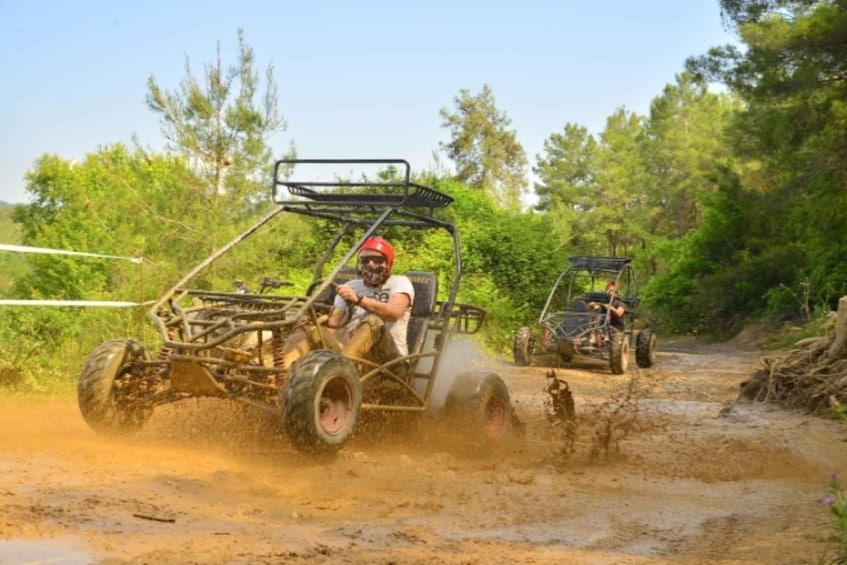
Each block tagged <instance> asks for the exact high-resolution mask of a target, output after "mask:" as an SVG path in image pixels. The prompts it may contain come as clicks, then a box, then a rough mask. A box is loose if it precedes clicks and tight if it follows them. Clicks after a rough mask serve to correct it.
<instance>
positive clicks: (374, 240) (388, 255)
mask: <svg viewBox="0 0 847 565" xmlns="http://www.w3.org/2000/svg"><path fill="white" fill-rule="evenodd" d="M365 249H373V250H374V251H376V252H378V253H382V254H383V255H385V261H386V267H387V269H388V272H389V273H391V266H392V265H393V264H394V248H393V247H391V244H390V243H388V241H387V240H385V239H383V238H381V237H379V236H378V235H374V236H371V237H369V238H368V239H366V240H365V242H364V243H363V244H362V246H361V247H360V248H359V251H363V250H365Z"/></svg>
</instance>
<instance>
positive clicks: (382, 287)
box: [284, 236, 415, 367]
mask: <svg viewBox="0 0 847 565" xmlns="http://www.w3.org/2000/svg"><path fill="white" fill-rule="evenodd" d="M393 265H394V248H393V247H392V246H391V244H390V243H389V242H388V241H387V240H385V239H384V238H382V237H379V236H372V237H369V238H368V239H366V240H365V242H364V243H363V244H362V246H361V247H360V248H359V256H358V263H357V266H356V272H357V273H358V275H359V278H357V279H354V280H352V281H349V282H348V283H346V284H343V285H340V286H339V287H338V288H337V289H336V295H335V302H334V308H333V312H332V314H331V315H330V318H329V320H328V322H327V327H326V328H325V329H324V332H323V333H324V337H325V338H327V339H326V341H328V342H329V343H330V344H331V345H332V346H333V347H336V348H338V349H340V350H341V352H342V353H344V355H346V356H347V357H351V358H359V359H367V360H368V361H371V362H373V363H376V364H379V365H382V364H384V363H387V362H389V361H391V360H393V359H396V358H398V357H402V356H405V355H408V345H407V343H406V334H407V329H408V326H409V318H410V317H411V312H412V303H413V302H414V300H415V288H414V286H413V285H412V281H411V280H409V278H408V277H407V276H405V275H392V274H391V268H392V266H393ZM350 308H353V309H354V310H353V312H352V316H351V317H350V321H349V322H348V323H347V324H346V325H345V326H343V327H339V326H340V325H341V324H342V323H343V321H344V320H345V319H346V318H347V317H348V315H349V314H348V309H350ZM330 328H334V329H330ZM298 333H299V335H298V336H296V337H295V336H294V334H292V337H291V338H289V342H288V343H287V345H286V353H285V361H284V363H285V366H286V367H290V366H291V365H292V364H293V363H294V362H295V361H296V360H297V359H299V358H300V357H302V356H303V355H305V354H306V353H307V352H308V351H309V350H311V349H312V348H314V347H315V346H316V344H317V343H318V341H319V340H320V336H319V335H317V333H316V332H305V334H304V332H298Z"/></svg>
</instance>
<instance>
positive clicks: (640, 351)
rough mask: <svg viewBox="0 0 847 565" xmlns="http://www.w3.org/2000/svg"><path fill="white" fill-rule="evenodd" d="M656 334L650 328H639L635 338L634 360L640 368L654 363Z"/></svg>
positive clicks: (647, 367) (648, 366)
mask: <svg viewBox="0 0 847 565" xmlns="http://www.w3.org/2000/svg"><path fill="white" fill-rule="evenodd" d="M656 342H657V340H656V334H654V333H653V331H652V330H647V329H644V330H641V331H640V332H638V337H636V338H635V362H636V364H638V366H639V367H641V368H642V369H649V368H650V367H652V366H653V365H655V364H656Z"/></svg>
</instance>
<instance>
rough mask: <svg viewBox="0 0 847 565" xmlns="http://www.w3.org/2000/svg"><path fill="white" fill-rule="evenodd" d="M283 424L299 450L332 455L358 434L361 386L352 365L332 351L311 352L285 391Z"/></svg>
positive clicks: (299, 363)
mask: <svg viewBox="0 0 847 565" xmlns="http://www.w3.org/2000/svg"><path fill="white" fill-rule="evenodd" d="M281 394H282V424H283V426H284V428H285V430H286V432H287V433H288V437H289V438H290V440H291V443H292V444H293V445H294V446H295V447H296V448H297V449H299V450H300V451H304V452H307V453H315V454H332V453H335V452H336V451H338V450H339V449H341V448H342V447H343V446H344V444H345V443H346V442H347V440H349V439H350V438H351V437H352V435H353V433H354V432H355V431H356V424H357V422H358V419H359V410H360V408H361V405H362V385H361V383H360V381H359V374H358V373H357V371H356V367H355V366H354V365H353V363H352V362H351V361H350V360H349V359H347V358H346V357H344V356H343V355H342V354H340V353H338V352H335V351H330V350H323V349H322V350H317V351H310V352H309V353H307V354H306V355H305V356H303V357H302V358H300V359H299V360H298V361H297V362H296V363H295V364H294V366H293V367H292V368H291V372H290V374H289V377H288V380H287V381H286V383H285V387H283V389H282V393H281Z"/></svg>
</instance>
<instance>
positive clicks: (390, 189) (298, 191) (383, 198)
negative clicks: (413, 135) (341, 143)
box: [273, 159, 453, 214]
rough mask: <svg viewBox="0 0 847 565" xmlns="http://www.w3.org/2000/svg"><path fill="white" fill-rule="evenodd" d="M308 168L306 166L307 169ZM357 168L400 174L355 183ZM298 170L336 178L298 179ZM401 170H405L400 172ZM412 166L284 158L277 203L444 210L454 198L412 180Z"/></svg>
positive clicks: (278, 173)
mask: <svg viewBox="0 0 847 565" xmlns="http://www.w3.org/2000/svg"><path fill="white" fill-rule="evenodd" d="M304 166H305V167H304ZM353 167H357V168H359V169H362V168H365V169H369V170H370V171H372V172H373V173H379V174H384V173H385V172H386V171H388V172H392V169H393V171H395V172H397V173H398V174H396V175H392V176H393V178H391V179H390V180H384V179H382V178H378V177H377V178H374V179H373V180H371V179H370V178H366V177H364V178H363V179H362V180H352V179H349V178H345V177H344V176H342V175H352V174H354V173H353ZM295 168H298V169H303V168H305V169H310V170H311V171H313V172H314V171H319V172H321V173H322V174H324V175H326V174H331V175H334V176H332V177H329V178H321V177H320V175H319V174H317V173H315V174H313V175H311V176H310V177H309V179H308V180H303V179H302V178H301V177H299V176H295V175H294V172H295ZM398 168H400V169H402V171H397V169H398ZM410 173H411V169H410V166H409V163H408V162H407V161H405V160H403V159H281V160H279V161H277V162H276V165H275V167H274V195H273V196H274V202H276V203H278V204H283V205H285V206H286V207H288V208H296V207H303V208H308V209H309V210H319V209H321V208H333V207H334V208H338V207H363V206H364V207H371V208H420V209H428V210H429V211H430V214H432V211H433V210H434V209H436V208H444V207H445V206H448V205H449V204H450V203H452V202H453V197H452V196H449V195H447V194H445V193H443V192H441V191H439V190H436V189H434V188H430V187H428V186H424V185H421V184H418V183H415V182H412V181H411V180H410Z"/></svg>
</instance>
